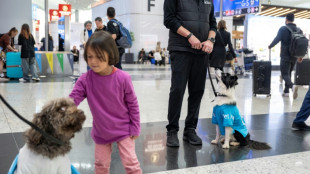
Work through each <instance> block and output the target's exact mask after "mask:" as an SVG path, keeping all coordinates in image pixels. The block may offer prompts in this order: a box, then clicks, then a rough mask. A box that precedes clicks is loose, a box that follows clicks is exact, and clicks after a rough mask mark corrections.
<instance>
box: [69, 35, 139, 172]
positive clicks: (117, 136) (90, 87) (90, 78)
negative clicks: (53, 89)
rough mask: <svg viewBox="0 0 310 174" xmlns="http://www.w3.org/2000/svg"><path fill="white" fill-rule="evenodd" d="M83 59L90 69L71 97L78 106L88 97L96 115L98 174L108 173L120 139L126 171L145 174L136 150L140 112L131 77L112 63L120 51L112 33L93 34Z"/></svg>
mask: <svg viewBox="0 0 310 174" xmlns="http://www.w3.org/2000/svg"><path fill="white" fill-rule="evenodd" d="M84 59H85V61H86V62H87V64H88V65H89V67H90V68H91V70H89V71H88V72H87V73H85V74H83V75H82V76H81V77H80V78H79V79H78V81H77V82H76V84H75V86H74V89H73V91H72V92H71V94H70V97H71V98H73V100H74V102H75V104H76V105H79V104H80V103H81V102H82V101H83V100H84V99H85V98H87V101H88V105H89V107H90V110H91V112H92V115H93V128H92V132H91V136H92V138H93V140H94V141H95V143H96V145H95V173H100V174H101V173H109V169H110V163H111V153H112V146H111V144H112V143H113V142H117V145H118V149H119V152H120V156H121V159H122V163H123V165H124V167H125V170H126V172H127V173H132V174H139V173H142V171H141V168H140V163H139V161H138V159H137V156H136V153H135V142H134V140H135V139H137V138H138V136H139V134H140V113H139V105H138V101H137V97H136V95H135V92H134V89H133V85H132V82H131V78H130V76H129V75H128V74H127V73H126V72H124V71H121V70H118V69H117V68H115V67H114V66H113V65H115V64H116V63H117V62H118V61H119V54H118V51H117V47H116V44H115V41H114V40H113V38H112V36H111V35H110V34H109V33H107V32H104V31H100V32H96V33H94V34H93V35H92V36H91V37H90V38H89V40H88V41H87V43H86V46H85V52H84Z"/></svg>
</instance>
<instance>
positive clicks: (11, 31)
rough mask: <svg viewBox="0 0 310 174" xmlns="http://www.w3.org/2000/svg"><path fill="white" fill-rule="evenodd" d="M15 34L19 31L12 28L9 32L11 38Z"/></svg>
mask: <svg viewBox="0 0 310 174" xmlns="http://www.w3.org/2000/svg"><path fill="white" fill-rule="evenodd" d="M13 32H18V30H17V29H16V28H15V27H13V28H11V29H10V31H9V36H12V33H13Z"/></svg>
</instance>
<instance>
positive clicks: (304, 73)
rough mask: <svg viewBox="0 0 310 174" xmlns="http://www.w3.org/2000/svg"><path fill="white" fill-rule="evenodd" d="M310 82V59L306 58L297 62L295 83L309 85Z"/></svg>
mask: <svg viewBox="0 0 310 174" xmlns="http://www.w3.org/2000/svg"><path fill="white" fill-rule="evenodd" d="M309 83H310V60H309V59H304V60H303V61H302V62H301V63H299V62H297V63H296V73H295V85H309Z"/></svg>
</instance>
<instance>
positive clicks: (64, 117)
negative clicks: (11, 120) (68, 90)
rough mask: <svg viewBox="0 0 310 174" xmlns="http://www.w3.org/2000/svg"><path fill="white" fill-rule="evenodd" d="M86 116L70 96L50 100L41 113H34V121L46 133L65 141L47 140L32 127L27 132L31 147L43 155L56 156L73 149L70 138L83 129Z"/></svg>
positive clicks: (28, 142)
mask: <svg viewBox="0 0 310 174" xmlns="http://www.w3.org/2000/svg"><path fill="white" fill-rule="evenodd" d="M85 119H86V117H85V115H84V112H83V111H82V110H80V109H78V108H77V107H76V106H75V104H74V102H73V100H72V99H70V98H61V99H56V100H53V101H51V102H49V103H48V104H47V105H45V106H44V107H43V109H42V111H41V112H40V113H37V114H35V115H34V118H33V120H32V122H33V123H34V124H35V125H37V126H38V127H39V128H41V129H42V130H44V131H45V132H46V133H48V134H50V135H52V136H53V137H55V138H57V139H59V140H61V141H62V142H64V145H62V146H61V145H58V144H55V143H53V142H51V141H49V140H47V139H46V138H45V137H44V136H42V134H40V133H39V132H38V131H36V130H34V129H33V128H30V129H29V130H27V131H26V132H25V136H26V139H27V144H28V146H29V148H30V149H31V150H33V151H35V152H37V153H39V154H41V155H43V156H47V157H49V158H54V157H56V156H58V155H64V154H66V153H68V152H69V151H70V150H71V143H70V139H71V138H73V137H74V133H75V132H78V131H80V130H81V129H82V125H83V123H84V121H85Z"/></svg>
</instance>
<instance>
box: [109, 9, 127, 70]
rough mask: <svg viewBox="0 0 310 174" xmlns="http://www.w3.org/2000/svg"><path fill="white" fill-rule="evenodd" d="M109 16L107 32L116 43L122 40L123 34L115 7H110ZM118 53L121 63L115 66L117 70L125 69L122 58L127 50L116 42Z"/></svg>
mask: <svg viewBox="0 0 310 174" xmlns="http://www.w3.org/2000/svg"><path fill="white" fill-rule="evenodd" d="M107 16H108V19H109V22H108V24H107V31H108V32H109V33H111V34H112V37H113V39H114V40H115V42H116V41H117V40H119V39H120V38H121V33H120V28H119V26H118V25H117V23H116V22H115V21H117V20H116V19H115V9H114V8H113V7H109V8H108V10H107ZM116 45H117V48H118V52H119V62H118V63H117V64H116V65H115V67H116V68H118V69H123V68H122V65H121V64H122V56H123V54H124V53H125V49H124V48H122V47H120V46H119V44H118V43H117V42H116Z"/></svg>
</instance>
